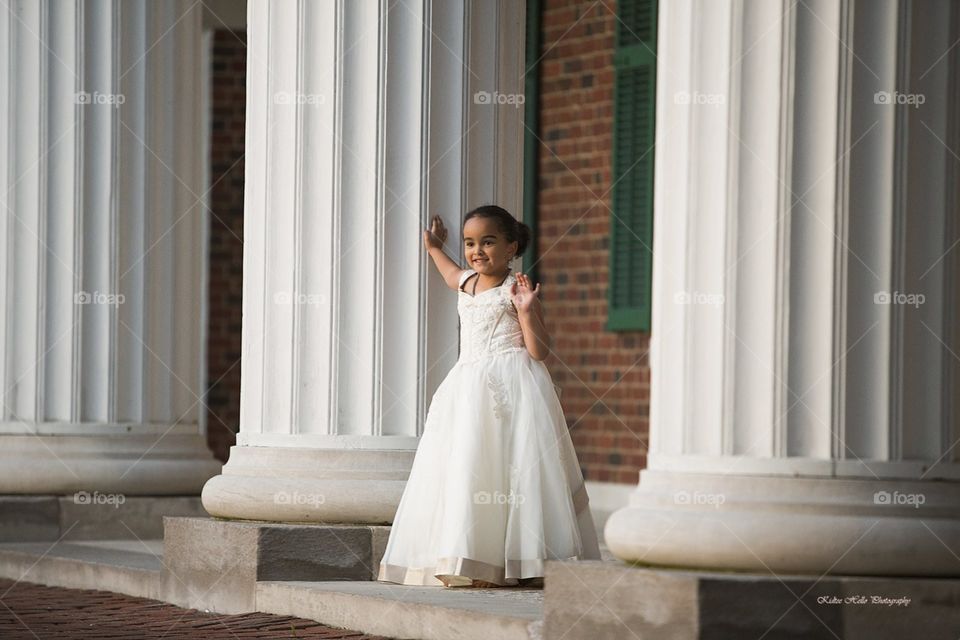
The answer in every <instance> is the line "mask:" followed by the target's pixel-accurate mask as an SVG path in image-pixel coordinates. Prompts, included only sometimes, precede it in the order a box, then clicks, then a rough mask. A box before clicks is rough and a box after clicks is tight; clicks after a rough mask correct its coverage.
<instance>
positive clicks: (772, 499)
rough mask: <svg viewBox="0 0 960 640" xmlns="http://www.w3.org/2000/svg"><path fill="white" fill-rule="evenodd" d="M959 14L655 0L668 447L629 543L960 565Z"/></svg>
mask: <svg viewBox="0 0 960 640" xmlns="http://www.w3.org/2000/svg"><path fill="white" fill-rule="evenodd" d="M956 12H957V7H956V6H954V5H952V4H951V3H931V4H924V5H923V6H922V7H921V6H918V5H911V4H909V3H907V4H904V3H898V2H894V1H892V0H891V1H889V2H870V3H864V2H852V1H849V2H848V1H843V2H836V1H835V0H823V1H814V2H807V3H801V4H799V5H796V4H793V3H788V2H783V3H778V2H766V1H759V0H758V1H747V2H712V1H711V2H692V1H685V0H677V1H676V2H669V3H661V5H660V24H659V48H660V51H659V52H658V55H659V58H658V65H659V67H658V76H657V82H658V96H657V131H658V142H659V144H658V146H657V149H656V185H655V190H656V196H655V197H656V204H655V222H654V234H655V236H654V252H655V256H654V285H653V295H654V315H653V330H652V338H653V343H652V346H651V369H652V372H653V379H652V388H651V396H652V397H651V417H650V423H651V434H650V445H651V450H650V455H649V468H648V469H647V470H645V471H643V472H642V473H641V478H640V484H639V487H638V489H637V491H636V492H635V494H634V496H633V499H632V502H631V505H630V506H629V507H627V508H625V509H622V510H621V511H618V512H616V513H615V514H614V515H613V516H612V517H611V519H610V520H609V522H608V524H607V526H606V541H607V544H608V545H609V547H610V549H611V551H612V552H613V553H614V554H615V555H617V556H618V557H619V558H621V559H623V560H627V561H641V562H643V563H652V564H663V565H671V566H682V567H691V568H700V569H742V570H754V571H762V572H766V571H769V570H773V571H778V572H779V571H782V572H803V573H816V574H818V575H819V574H822V573H824V572H828V571H829V572H831V573H838V574H843V573H851V574H880V575H910V574H916V575H958V574H960V562H958V561H957V559H956V555H955V554H956V553H957V552H958V551H960V483H958V480H960V465H958V458H960V447H958V446H957V442H958V438H960V415H958V400H957V399H958V398H960V394H958V393H957V391H958V388H957V383H958V380H960V376H958V375H957V374H958V369H957V366H958V354H960V341H958V317H957V305H956V293H957V288H958V283H960V273H958V266H960V262H958V258H957V248H956V247H953V246H952V245H953V243H954V241H955V238H956V234H957V230H958V227H957V224H956V213H957V197H956V185H957V183H958V181H957V178H958V175H957V163H956V150H957V149H958V144H957V143H958V122H957V118H956V113H957V107H958V104H957V93H956V87H957V79H958V75H957V72H958V64H957V56H956V53H955V52H953V48H952V44H953V43H954V42H955V41H956V40H957V37H958V35H960V34H958V33H957V24H958V20H957V17H958V16H957V15H956ZM678 94H680V95H682V96H687V95H689V96H691V99H689V100H675V96H677V95H678ZM917 103H920V104H917ZM891 297H892V301H891V300H890V298H891ZM891 302H892V303H891Z"/></svg>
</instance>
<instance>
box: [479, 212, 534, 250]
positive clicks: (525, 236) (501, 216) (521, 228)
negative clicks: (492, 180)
mask: <svg viewBox="0 0 960 640" xmlns="http://www.w3.org/2000/svg"><path fill="white" fill-rule="evenodd" d="M470 218H494V219H495V220H496V221H497V226H498V227H499V228H500V233H502V234H503V235H504V236H506V238H507V242H516V243H517V256H516V257H518V258H519V257H520V256H521V255H523V252H524V251H526V249H527V247H528V246H529V245H530V227H528V226H527V225H525V224H523V223H522V222H520V221H519V220H517V219H516V218H514V217H513V216H512V215H511V214H510V212H509V211H507V210H506V209H504V208H503V207H498V206H497V205H495V204H487V205H483V206H482V207H477V208H476V209H474V210H473V211H471V212H470V213H468V214H467V215H466V216H464V218H463V223H464V224H466V223H467V220H469V219H470Z"/></svg>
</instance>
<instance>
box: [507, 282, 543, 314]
mask: <svg viewBox="0 0 960 640" xmlns="http://www.w3.org/2000/svg"><path fill="white" fill-rule="evenodd" d="M539 295H540V283H539V282H538V283H537V286H536V288H534V287H533V286H532V283H531V282H530V278H529V277H528V276H527V275H526V274H523V273H518V274H517V281H516V282H514V283H513V284H512V285H510V299H511V300H512V301H513V304H514V306H515V307H517V311H529V310H531V309H533V308H534V307H535V305H537V304H539V301H540V299H539Z"/></svg>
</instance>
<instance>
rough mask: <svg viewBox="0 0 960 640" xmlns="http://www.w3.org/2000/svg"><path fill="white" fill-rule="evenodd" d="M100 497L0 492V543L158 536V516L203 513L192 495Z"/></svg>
mask: <svg viewBox="0 0 960 640" xmlns="http://www.w3.org/2000/svg"><path fill="white" fill-rule="evenodd" d="M103 496H104V498H103V501H101V502H97V500H100V496H98V495H97V492H92V493H87V494H86V496H85V497H86V498H88V500H87V501H86V502H84V498H80V499H75V497H74V494H71V495H36V496H20V495H9V494H6V495H0V514H3V517H2V518H0V542H20V541H23V542H41V541H49V542H54V541H56V540H61V539H62V540H136V539H142V540H150V539H159V538H162V537H163V516H165V515H169V516H188V517H189V516H202V515H206V513H205V512H204V510H203V505H201V504H200V497H199V496H196V495H193V496H129V495H123V494H103ZM119 496H122V502H120V501H119V500H118V499H117V498H118V497H119Z"/></svg>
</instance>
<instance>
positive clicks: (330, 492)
mask: <svg viewBox="0 0 960 640" xmlns="http://www.w3.org/2000/svg"><path fill="white" fill-rule="evenodd" d="M415 454H416V451H415V450H406V449H394V450H387V449H354V448H344V449H329V448H328V449H320V448H301V447H254V446H235V447H233V448H231V450H230V457H229V459H228V461H227V464H226V465H224V467H223V473H222V474H221V475H219V476H216V477H214V478H211V479H210V481H209V482H207V484H206V485H205V486H204V487H203V492H202V494H201V499H202V500H203V507H204V508H205V509H206V510H207V513H209V514H210V515H212V516H216V517H220V518H233V519H243V520H262V521H268V522H321V523H356V524H361V523H362V524H389V523H391V522H392V521H393V517H394V515H396V512H397V506H398V505H399V504H400V498H401V497H402V496H403V488H404V486H405V485H406V481H407V477H408V476H409V475H410V467H411V466H412V464H413V458H414V455H415Z"/></svg>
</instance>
